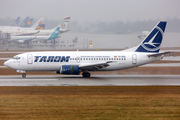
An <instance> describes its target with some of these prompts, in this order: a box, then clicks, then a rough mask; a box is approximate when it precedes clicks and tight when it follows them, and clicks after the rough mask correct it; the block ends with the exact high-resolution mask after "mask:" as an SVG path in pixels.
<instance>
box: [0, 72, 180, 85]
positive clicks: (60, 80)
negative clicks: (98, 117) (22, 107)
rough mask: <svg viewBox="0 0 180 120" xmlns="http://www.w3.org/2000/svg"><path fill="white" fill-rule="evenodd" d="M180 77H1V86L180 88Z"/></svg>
mask: <svg viewBox="0 0 180 120" xmlns="http://www.w3.org/2000/svg"><path fill="white" fill-rule="evenodd" d="M179 85H180V75H92V76H91V77H90V78H82V76H81V75H68V76H67V75H27V77H26V78H22V77H21V76H20V75H11V76H0V86H179Z"/></svg>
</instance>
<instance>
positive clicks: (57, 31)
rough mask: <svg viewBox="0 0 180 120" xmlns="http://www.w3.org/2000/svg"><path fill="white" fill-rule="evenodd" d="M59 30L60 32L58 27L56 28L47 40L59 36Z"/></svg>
mask: <svg viewBox="0 0 180 120" xmlns="http://www.w3.org/2000/svg"><path fill="white" fill-rule="evenodd" d="M59 30H60V27H57V28H56V30H55V31H54V32H53V33H52V34H51V35H50V37H49V39H48V40H51V39H54V38H57V37H58V35H59Z"/></svg>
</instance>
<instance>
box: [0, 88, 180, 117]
mask: <svg viewBox="0 0 180 120" xmlns="http://www.w3.org/2000/svg"><path fill="white" fill-rule="evenodd" d="M0 101H1V104H0V118H1V119H18V120H20V119H43V120H46V119H48V120H49V119H59V120H93V119H96V120H97V119H98V120H118V119H134V120H139V119H143V120H144V119H150V120H151V119H158V120H164V119H177V120H179V119H180V87H178V86H177V87H172V86H169V87H165V86H146V87H143V86H139V87H134V86H94V87H93V86H59V87H56V86H51V87H48V86H47V87H0Z"/></svg>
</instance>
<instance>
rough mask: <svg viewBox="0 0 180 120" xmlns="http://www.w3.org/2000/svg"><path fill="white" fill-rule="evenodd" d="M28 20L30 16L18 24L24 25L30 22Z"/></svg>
mask: <svg viewBox="0 0 180 120" xmlns="http://www.w3.org/2000/svg"><path fill="white" fill-rule="evenodd" d="M28 20H29V17H26V18H25V19H24V20H23V21H22V22H21V24H19V25H18V26H19V27H23V26H24V25H25V24H26V23H27V22H28Z"/></svg>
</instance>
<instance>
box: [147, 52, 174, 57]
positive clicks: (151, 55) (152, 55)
mask: <svg viewBox="0 0 180 120" xmlns="http://www.w3.org/2000/svg"><path fill="white" fill-rule="evenodd" d="M169 53H172V52H160V53H155V54H149V55H147V56H148V57H157V56H161V55H165V54H169Z"/></svg>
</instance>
